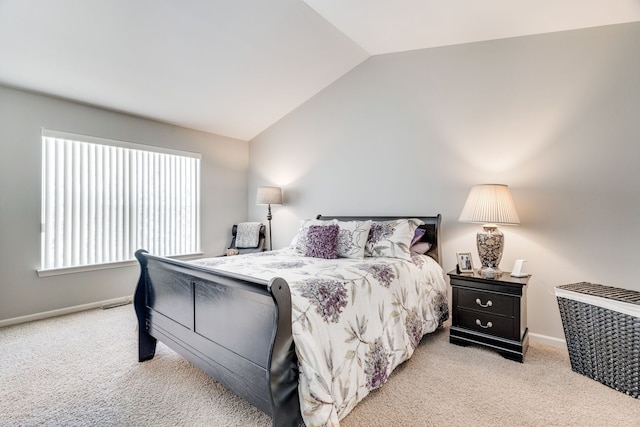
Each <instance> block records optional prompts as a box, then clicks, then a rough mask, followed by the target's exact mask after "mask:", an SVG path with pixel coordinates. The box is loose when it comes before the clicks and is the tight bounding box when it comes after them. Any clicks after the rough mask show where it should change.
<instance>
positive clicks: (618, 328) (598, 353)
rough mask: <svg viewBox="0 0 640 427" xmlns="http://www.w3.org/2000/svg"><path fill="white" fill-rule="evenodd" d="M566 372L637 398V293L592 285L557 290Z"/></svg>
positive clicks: (639, 390) (639, 377)
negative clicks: (565, 353)
mask: <svg viewBox="0 0 640 427" xmlns="http://www.w3.org/2000/svg"><path fill="white" fill-rule="evenodd" d="M556 296H557V300H558V307H559V308H560V316H561V317H562V326H563V328H564V335H565V338H566V341H567V348H568V350H569V359H570V361H571V369H572V370H573V371H575V372H577V373H579V374H582V375H585V376H587V377H589V378H592V379H594V380H596V381H599V382H601V383H602V384H604V385H606V386H609V387H611V388H613V389H615V390H618V391H620V392H622V393H625V394H628V395H629V396H632V397H635V398H638V397H639V394H640V314H638V313H640V292H637V291H632V290H628V289H620V288H614V287H611V286H603V285H597V284H593V283H586V282H582V283H574V284H570V285H563V286H558V287H557V288H556Z"/></svg>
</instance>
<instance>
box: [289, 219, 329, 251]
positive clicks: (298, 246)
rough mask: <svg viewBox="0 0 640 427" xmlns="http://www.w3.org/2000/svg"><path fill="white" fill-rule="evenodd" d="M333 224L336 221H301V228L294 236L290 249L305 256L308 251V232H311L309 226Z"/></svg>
mask: <svg viewBox="0 0 640 427" xmlns="http://www.w3.org/2000/svg"><path fill="white" fill-rule="evenodd" d="M333 223H335V221H321V220H319V219H301V220H300V228H299V229H298V231H297V232H296V235H295V236H293V239H292V240H291V245H289V247H290V248H291V249H294V250H295V251H296V252H299V253H301V254H304V253H305V252H306V251H307V231H308V230H309V226H311V225H329V224H333Z"/></svg>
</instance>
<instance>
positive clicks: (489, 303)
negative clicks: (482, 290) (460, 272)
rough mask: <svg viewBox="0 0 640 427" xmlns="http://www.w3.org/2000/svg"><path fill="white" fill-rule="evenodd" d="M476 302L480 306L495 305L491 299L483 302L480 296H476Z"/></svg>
mask: <svg viewBox="0 0 640 427" xmlns="http://www.w3.org/2000/svg"><path fill="white" fill-rule="evenodd" d="M476 304H478V305H479V306H480V307H485V308H486V307H491V306H492V305H493V303H492V302H491V300H489V301H487V303H486V304H483V303H482V301H480V298H476Z"/></svg>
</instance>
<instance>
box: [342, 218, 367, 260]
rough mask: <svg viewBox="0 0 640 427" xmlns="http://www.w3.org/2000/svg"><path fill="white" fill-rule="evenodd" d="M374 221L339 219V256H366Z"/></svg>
mask: <svg viewBox="0 0 640 427" xmlns="http://www.w3.org/2000/svg"><path fill="white" fill-rule="evenodd" d="M372 222H373V221H371V220H367V221H337V224H338V226H339V227H340V232H339V233H338V256H339V257H343V258H364V252H365V248H366V247H367V239H368V238H369V230H370V229H371V223H372Z"/></svg>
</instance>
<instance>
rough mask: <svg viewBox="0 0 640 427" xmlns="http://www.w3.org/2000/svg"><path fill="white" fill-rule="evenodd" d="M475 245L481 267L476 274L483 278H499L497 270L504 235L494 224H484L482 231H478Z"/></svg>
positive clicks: (500, 272) (499, 271)
mask: <svg viewBox="0 0 640 427" xmlns="http://www.w3.org/2000/svg"><path fill="white" fill-rule="evenodd" d="M476 244H477V246H478V256H479V257H480V263H481V264H482V267H480V268H479V269H478V274H480V275H481V276H483V277H487V278H492V277H500V275H501V274H502V271H501V270H500V269H499V268H498V264H500V260H501V259H502V249H503V248H504V235H503V234H502V232H501V231H500V230H498V226H496V225H495V224H485V225H483V226H482V230H480V231H478V234H477V239H476Z"/></svg>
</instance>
